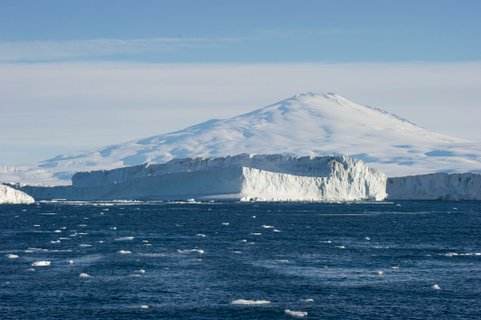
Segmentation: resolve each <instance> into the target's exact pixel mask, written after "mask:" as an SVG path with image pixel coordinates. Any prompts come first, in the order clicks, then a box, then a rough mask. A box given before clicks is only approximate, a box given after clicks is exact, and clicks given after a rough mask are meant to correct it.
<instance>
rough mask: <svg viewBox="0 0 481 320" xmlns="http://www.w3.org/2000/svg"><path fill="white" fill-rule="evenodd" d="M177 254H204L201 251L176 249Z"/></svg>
mask: <svg viewBox="0 0 481 320" xmlns="http://www.w3.org/2000/svg"><path fill="white" fill-rule="evenodd" d="M177 252H178V253H198V254H204V253H205V251H204V250H202V249H184V250H180V249H177Z"/></svg>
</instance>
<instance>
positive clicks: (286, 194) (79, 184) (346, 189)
mask: <svg viewBox="0 0 481 320" xmlns="http://www.w3.org/2000/svg"><path fill="white" fill-rule="evenodd" d="M72 182H73V184H72V187H55V188H38V187H26V188H24V190H25V191H27V192H29V193H30V194H33V195H35V196H36V197H37V198H38V199H49V198H65V199H70V200H101V199H103V200H112V199H138V200H180V199H188V198H195V199H258V200H282V201H287V200H296V201H352V200H366V199H368V200H382V199H384V198H385V196H386V192H385V190H386V177H385V175H384V174H382V173H380V172H378V171H375V170H372V169H369V168H368V167H367V166H366V165H365V164H364V163H363V162H362V161H360V160H355V159H351V158H347V157H343V156H338V157H292V156H286V155H254V156H251V155H247V154H241V155H237V156H229V157H222V158H207V159H203V158H194V159H191V158H190V159H176V160H172V161H169V162H167V163H165V164H161V165H142V166H135V167H126V168H121V169H115V170H111V171H94V172H88V173H77V174H75V175H74V177H73V180H72Z"/></svg>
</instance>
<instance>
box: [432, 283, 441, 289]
mask: <svg viewBox="0 0 481 320" xmlns="http://www.w3.org/2000/svg"><path fill="white" fill-rule="evenodd" d="M432 288H433V289H434V290H441V287H440V286H439V284H437V283H435V284H433V286H432Z"/></svg>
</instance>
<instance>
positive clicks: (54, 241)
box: [50, 240, 61, 243]
mask: <svg viewBox="0 0 481 320" xmlns="http://www.w3.org/2000/svg"><path fill="white" fill-rule="evenodd" d="M60 242H61V241H60V240H50V243H60Z"/></svg>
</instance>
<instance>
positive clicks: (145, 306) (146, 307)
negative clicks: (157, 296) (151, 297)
mask: <svg viewBox="0 0 481 320" xmlns="http://www.w3.org/2000/svg"><path fill="white" fill-rule="evenodd" d="M148 308H149V306H148V305H146V304H143V305H141V306H140V309H148Z"/></svg>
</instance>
